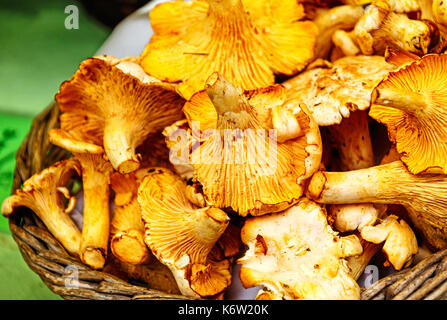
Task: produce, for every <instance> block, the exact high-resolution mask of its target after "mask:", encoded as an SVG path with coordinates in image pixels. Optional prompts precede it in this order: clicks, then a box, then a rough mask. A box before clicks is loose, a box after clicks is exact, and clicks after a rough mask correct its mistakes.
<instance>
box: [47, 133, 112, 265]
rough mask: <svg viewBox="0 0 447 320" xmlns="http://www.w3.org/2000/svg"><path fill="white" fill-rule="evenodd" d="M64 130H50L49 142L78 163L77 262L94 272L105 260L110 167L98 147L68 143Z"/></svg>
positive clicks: (108, 215)
mask: <svg viewBox="0 0 447 320" xmlns="http://www.w3.org/2000/svg"><path fill="white" fill-rule="evenodd" d="M66 134H67V133H66V132H65V131H62V130H60V129H55V130H54V129H53V130H50V133H49V139H50V141H51V142H52V143H53V144H56V145H58V146H60V147H63V148H64V149H66V150H68V151H70V152H72V153H73V154H74V157H75V159H76V160H78V161H79V163H80V165H81V171H82V185H83V189H84V207H83V221H82V237H81V247H80V250H79V255H80V258H81V261H82V262H84V263H85V264H87V265H89V266H91V267H92V268H94V269H101V268H103V267H104V264H105V262H106V259H107V252H108V243H109V226H110V208H109V194H110V187H109V183H110V175H111V173H112V171H113V168H112V165H111V164H110V162H109V161H107V159H104V154H103V153H104V151H103V149H102V148H98V150H95V149H93V148H90V147H89V146H88V145H87V144H86V143H85V142H82V141H77V140H71V139H70V137H69V136H67V135H66Z"/></svg>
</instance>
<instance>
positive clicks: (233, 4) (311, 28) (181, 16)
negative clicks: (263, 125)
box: [140, 0, 318, 99]
mask: <svg viewBox="0 0 447 320" xmlns="http://www.w3.org/2000/svg"><path fill="white" fill-rule="evenodd" d="M149 16H150V21H151V24H152V28H153V30H154V36H153V37H152V39H151V41H150V42H149V43H148V44H147V46H146V49H145V50H144V52H143V54H142V56H141V62H140V63H141V65H142V67H143V68H144V69H145V71H146V72H147V73H149V74H150V75H153V76H154V77H156V78H158V79H162V80H163V81H168V82H179V81H181V82H183V83H182V85H181V86H180V88H179V90H180V91H181V92H182V95H183V96H184V97H185V98H186V99H189V98H190V97H191V96H192V94H193V93H195V92H198V91H200V90H203V88H204V85H205V81H206V79H207V78H208V77H209V76H210V75H211V74H212V73H213V72H219V73H222V74H223V75H224V76H225V77H227V78H228V79H229V80H231V81H232V82H233V83H234V84H235V85H236V86H238V87H239V88H241V89H243V90H251V89H256V88H260V87H265V86H268V85H271V84H273V83H275V77H274V74H286V75H293V74H295V73H297V72H298V71H300V70H302V69H303V68H304V67H305V66H306V64H307V63H308V62H309V61H310V59H312V57H313V50H314V44H315V38H316V36H317V32H318V31H317V28H316V27H315V25H314V24H313V23H312V22H311V21H299V20H300V19H301V18H303V17H304V10H303V7H302V5H301V4H299V3H297V2H296V1H295V0H275V1H269V2H265V1H261V2H259V1H253V0H208V1H201V0H194V1H192V2H185V1H173V2H168V3H163V4H160V5H158V6H156V7H155V8H154V9H153V10H152V11H151V12H150V15H149Z"/></svg>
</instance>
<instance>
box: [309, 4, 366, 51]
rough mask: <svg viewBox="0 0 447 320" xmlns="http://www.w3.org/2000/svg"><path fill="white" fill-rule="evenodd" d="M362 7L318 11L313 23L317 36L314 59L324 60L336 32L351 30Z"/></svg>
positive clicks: (340, 7)
mask: <svg viewBox="0 0 447 320" xmlns="http://www.w3.org/2000/svg"><path fill="white" fill-rule="evenodd" d="M363 12H364V10H363V8H362V6H358V5H345V6H337V7H334V8H331V9H319V10H318V11H317V14H316V16H315V18H314V19H313V22H314V23H315V24H316V25H317V27H318V30H319V36H318V38H317V43H316V46H315V59H316V58H323V59H326V58H327V57H328V55H329V52H330V49H331V38H332V36H333V35H334V33H335V32H336V31H337V30H351V29H352V28H354V26H355V24H356V23H357V21H358V20H359V19H360V17H361V16H362V14H363Z"/></svg>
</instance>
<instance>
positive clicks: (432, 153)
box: [369, 54, 447, 174]
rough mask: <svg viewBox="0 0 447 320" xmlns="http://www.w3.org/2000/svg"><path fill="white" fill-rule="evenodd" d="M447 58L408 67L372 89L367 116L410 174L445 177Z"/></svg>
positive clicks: (436, 57) (425, 59)
mask: <svg viewBox="0 0 447 320" xmlns="http://www.w3.org/2000/svg"><path fill="white" fill-rule="evenodd" d="M446 72H447V55H443V54H442V55H435V54H430V55H426V56H424V57H423V58H421V59H419V60H415V61H414V62H411V63H407V64H405V65H404V66H402V67H401V68H400V69H399V70H398V71H395V72H390V73H389V75H388V76H387V77H386V78H385V79H384V80H383V81H382V82H381V83H380V84H379V85H378V86H377V87H376V88H375V90H374V92H373V94H372V106H371V110H370V112H369V115H370V116H371V117H372V118H374V119H376V120H377V121H379V122H381V123H383V124H385V125H386V126H387V128H388V135H389V138H390V140H391V141H393V142H395V143H396V149H397V151H398V152H399V154H400V155H401V160H402V161H403V162H404V163H405V164H406V166H407V167H408V170H409V171H410V172H411V173H413V174H418V173H422V172H438V173H439V172H441V173H444V174H446V173H447V144H446V141H447V108H446V105H447V100H446V98H445V97H446V95H447V86H446V83H447V77H446Z"/></svg>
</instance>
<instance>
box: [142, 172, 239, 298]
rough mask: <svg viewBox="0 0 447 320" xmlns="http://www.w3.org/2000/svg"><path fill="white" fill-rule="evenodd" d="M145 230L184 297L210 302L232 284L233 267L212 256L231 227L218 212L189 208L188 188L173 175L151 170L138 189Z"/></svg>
mask: <svg viewBox="0 0 447 320" xmlns="http://www.w3.org/2000/svg"><path fill="white" fill-rule="evenodd" d="M138 202H139V203H140V206H141V209H142V218H143V221H144V224H145V242H146V244H147V245H148V246H149V247H150V249H151V250H152V252H153V254H154V255H155V256H156V257H157V259H158V260H160V262H162V263H163V264H165V265H166V266H167V267H169V269H170V270H171V271H172V273H173V275H174V277H175V279H176V281H177V284H178V286H179V289H180V291H181V292H182V293H183V294H184V295H187V296H191V297H211V296H215V295H216V294H219V293H221V292H222V291H223V290H225V289H226V288H228V286H229V285H230V284H231V272H230V264H229V262H228V261H227V260H225V259H224V260H221V261H214V260H213V259H211V258H212V257H211V255H210V253H211V251H212V249H213V247H214V246H215V244H216V242H217V241H218V240H219V238H220V237H221V235H222V234H223V233H224V231H225V229H226V228H227V226H228V223H229V218H228V216H227V215H226V213H225V212H223V211H222V210H220V209H217V208H210V207H206V208H199V207H197V206H196V205H194V204H192V203H191V202H189V200H188V198H187V195H186V183H185V182H184V181H183V180H182V179H181V178H180V177H179V176H177V175H175V174H174V173H172V172H171V171H169V170H167V169H163V168H152V169H151V170H149V171H148V175H147V176H146V177H145V178H144V180H143V182H142V183H141V185H140V187H139V189H138Z"/></svg>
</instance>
